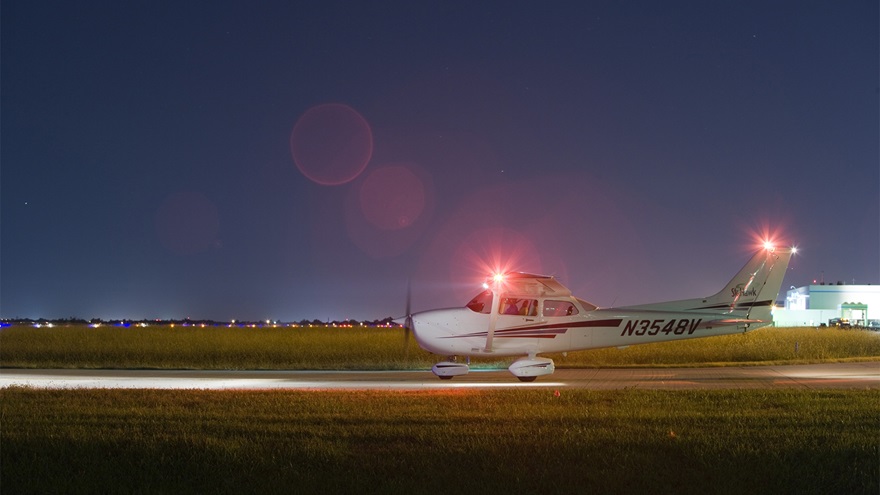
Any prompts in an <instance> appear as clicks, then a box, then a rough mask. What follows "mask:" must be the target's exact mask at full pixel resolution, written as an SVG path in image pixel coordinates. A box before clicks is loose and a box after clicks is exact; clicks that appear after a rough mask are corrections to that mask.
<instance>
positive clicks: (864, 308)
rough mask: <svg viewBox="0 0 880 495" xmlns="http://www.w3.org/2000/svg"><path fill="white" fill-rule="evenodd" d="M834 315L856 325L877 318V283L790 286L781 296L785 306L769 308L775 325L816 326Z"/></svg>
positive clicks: (879, 291) (879, 297)
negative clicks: (783, 307) (772, 309)
mask: <svg viewBox="0 0 880 495" xmlns="http://www.w3.org/2000/svg"><path fill="white" fill-rule="evenodd" d="M834 318H842V319H847V320H849V322H850V323H851V324H852V325H859V326H866V325H868V322H869V321H870V320H880V285H807V286H804V287H798V288H794V287H792V288H791V289H790V290H789V291H788V294H787V295H786V297H785V309H779V308H777V309H776V310H774V311H773V324H774V325H775V326H777V327H804V326H811V327H817V326H819V325H821V324H822V323H824V324H826V325H827V324H828V321H829V320H831V319H834Z"/></svg>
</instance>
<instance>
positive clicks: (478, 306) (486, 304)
mask: <svg viewBox="0 0 880 495" xmlns="http://www.w3.org/2000/svg"><path fill="white" fill-rule="evenodd" d="M467 308H468V309H469V310H471V311H473V312H475V313H482V314H484V315H487V314H489V313H490V312H492V291H491V290H487V291H486V292H481V293H479V294H477V297H475V298H473V299H471V302H469V303H467Z"/></svg>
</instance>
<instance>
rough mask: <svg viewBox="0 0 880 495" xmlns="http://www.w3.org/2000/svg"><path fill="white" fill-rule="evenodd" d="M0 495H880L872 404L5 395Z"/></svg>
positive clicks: (665, 396) (637, 397)
mask: <svg viewBox="0 0 880 495" xmlns="http://www.w3.org/2000/svg"><path fill="white" fill-rule="evenodd" d="M0 411H2V419H3V427H2V450H0V465H2V476H0V488H2V490H3V492H4V493H61V492H63V493H108V492H121V493H181V492H185V493H187V492H198V493H239V492H242V491H244V492H248V493H407V494H413V493H447V492H454V491H462V492H467V493H499V492H501V491H502V490H503V491H505V492H512V491H516V492H520V493H538V492H544V493H546V492H549V493H572V492H576V493H590V492H592V493H700V494H704V493H737V494H739V493H798V494H808V493H847V494H860V493H865V494H868V493H871V494H875V493H877V490H878V487H880V475H878V466H880V455H878V440H880V422H878V417H880V400H878V393H877V392H876V391H847V392H842V391H800V390H770V391H754V390H752V391H745V390H743V391H687V392H684V391H681V392H678V391H677V392H660V391H633V390H622V391H601V392H597V391H586V390H570V391H569V390H566V391H564V392H563V393H562V395H561V396H559V397H556V396H554V395H553V392H552V391H549V390H541V391H536V390H514V391H453V392H321V393H319V392H296V391H286V392H278V391H274V392H246V391H241V392H210V391H156V390H80V391H70V390H66V391H63V390H36V389H22V388H9V389H3V390H0Z"/></svg>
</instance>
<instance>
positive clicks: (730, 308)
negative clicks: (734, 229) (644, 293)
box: [629, 248, 793, 328]
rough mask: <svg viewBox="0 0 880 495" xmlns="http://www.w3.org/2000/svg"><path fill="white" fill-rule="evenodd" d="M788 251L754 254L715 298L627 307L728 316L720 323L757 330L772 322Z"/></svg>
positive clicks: (713, 296) (768, 249) (765, 250)
mask: <svg viewBox="0 0 880 495" xmlns="http://www.w3.org/2000/svg"><path fill="white" fill-rule="evenodd" d="M792 252H793V251H792V249H790V248H765V249H762V250H760V251H759V252H757V253H755V255H754V256H753V257H752V259H750V260H749V261H748V263H746V265H745V266H744V267H743V268H742V269H741V270H740V271H739V273H737V274H736V275H735V276H734V277H733V278H732V279H731V280H730V282H728V283H727V285H726V286H724V288H723V289H721V291H720V292H718V293H717V294H715V295H712V296H709V297H703V298H698V299H686V300H682V301H671V302H665V303H655V304H644V305H639V306H629V308H631V309H642V310H654V311H658V310H662V311H697V312H707V313H715V314H722V315H727V316H725V319H724V320H713V323H715V324H719V323H721V322H724V323H726V324H733V323H736V324H743V325H746V327H747V328H748V327H751V328H755V327H759V326H763V325H767V324H769V323H771V322H772V321H773V316H772V313H771V311H772V309H773V304H774V303H775V302H776V297H777V296H778V295H779V290H780V289H781V288H782V279H783V278H784V277H785V272H786V270H787V269H788V262H789V260H790V259H791V255H792Z"/></svg>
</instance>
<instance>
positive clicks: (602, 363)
mask: <svg viewBox="0 0 880 495" xmlns="http://www.w3.org/2000/svg"><path fill="white" fill-rule="evenodd" d="M549 357H551V358H553V359H554V360H555V361H556V365H557V366H558V367H561V368H565V367H616V366H704V365H707V364H712V365H714V364H718V365H720V364H738V365H742V364H770V363H774V364H778V363H816V362H829V361H845V360H876V359H880V335H878V334H877V333H876V332H868V331H858V330H839V329H821V330H816V329H812V328H763V329H759V330H755V331H752V332H749V333H746V334H737V335H729V336H722V337H711V338H704V339H693V340H684V341H677V342H664V343H659V344H644V345H635V346H631V347H629V348H626V349H616V348H611V349H597V350H591V351H580V352H573V353H569V354H568V355H567V356H563V355H561V354H556V355H549ZM439 359H440V357H438V356H434V355H431V354H429V353H427V352H425V351H422V350H421V349H419V348H418V347H417V345H416V343H415V339H410V342H409V348H408V349H405V348H404V335H403V330H401V329H396V328H364V327H360V328H226V327H219V328H210V327H209V328H199V327H174V328H171V327H167V326H162V327H158V326H157V327H146V328H118V327H100V328H90V327H87V326H71V327H55V328H32V327H9V328H4V329H3V330H0V366H3V367H12V368H165V369H363V370H370V369H411V368H416V369H426V368H430V366H431V365H432V364H433V363H434V362H436V361H437V360H439ZM509 362H510V359H506V360H505V359H502V360H498V361H485V360H483V361H480V360H475V361H474V363H473V364H474V367H477V368H479V367H484V368H485V367H506V366H507V365H508V364H509Z"/></svg>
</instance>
